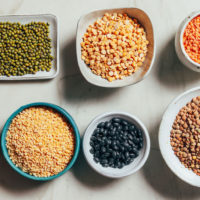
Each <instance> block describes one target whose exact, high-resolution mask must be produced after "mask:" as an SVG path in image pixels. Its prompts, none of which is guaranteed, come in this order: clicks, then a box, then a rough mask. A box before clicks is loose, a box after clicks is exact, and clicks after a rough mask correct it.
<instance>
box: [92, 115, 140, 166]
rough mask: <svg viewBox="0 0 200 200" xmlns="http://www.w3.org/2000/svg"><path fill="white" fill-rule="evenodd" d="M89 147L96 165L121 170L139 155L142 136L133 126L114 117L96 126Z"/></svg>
mask: <svg viewBox="0 0 200 200" xmlns="http://www.w3.org/2000/svg"><path fill="white" fill-rule="evenodd" d="M90 146H91V149H90V153H91V154H93V157H94V161H95V162H96V163H100V164H101V165H102V166H103V167H112V168H122V167H124V166H125V165H128V164H130V163H131V162H133V160H134V159H135V158H136V157H137V156H138V155H139V150H140V149H141V148H142V147H143V135H142V131H141V130H140V129H138V128H137V127H136V126H135V125H133V124H131V123H130V122H128V121H126V120H124V119H121V118H116V117H115V118H113V119H111V120H110V121H106V122H101V123H100V124H98V125H97V128H96V129H95V130H94V133H93V135H92V137H91V139H90Z"/></svg>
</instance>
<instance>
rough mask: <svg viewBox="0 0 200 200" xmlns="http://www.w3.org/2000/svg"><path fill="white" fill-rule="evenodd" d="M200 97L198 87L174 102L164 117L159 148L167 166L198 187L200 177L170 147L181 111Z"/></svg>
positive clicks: (160, 130) (199, 88)
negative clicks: (182, 162)
mask: <svg viewBox="0 0 200 200" xmlns="http://www.w3.org/2000/svg"><path fill="white" fill-rule="evenodd" d="M199 95H200V87H197V88H193V89H191V90H188V91H186V92H184V93H183V94H181V95H180V96H178V97H177V98H176V99H175V100H174V101H172V103H170V104H169V106H168V107H167V110H166V111H165V114H164V115H163V118H162V122H161V124H160V129H159V146H160V151H161V154H162V156H163V158H164V160H165V162H166V164H167V165H168V167H169V168H170V169H171V170H172V171H173V172H174V174H176V175H177V176H178V177H179V178H180V179H182V180H183V181H185V182H187V183H189V184H191V185H193V186H197V187H200V176H198V175H196V174H195V173H193V172H192V171H191V170H189V169H187V168H185V167H184V165H182V164H181V162H180V161H179V159H178V157H177V156H176V155H175V154H174V151H173V149H172V147H171V145H170V131H171V129H172V125H173V122H174V120H175V118H176V115H177V114H178V112H179V110H180V109H181V108H182V107H183V106H185V105H186V104H187V103H188V102H190V101H191V100H192V98H194V97H197V96H199Z"/></svg>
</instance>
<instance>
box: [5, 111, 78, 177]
mask: <svg viewBox="0 0 200 200" xmlns="http://www.w3.org/2000/svg"><path fill="white" fill-rule="evenodd" d="M6 146H7V149H8V154H9V156H10V159H11V160H12V162H13V163H14V164H15V165H16V166H17V167H19V168H21V169H22V170H23V171H24V172H27V173H29V174H30V175H33V176H37V177H48V176H52V175H55V174H58V173H59V172H61V171H63V170H64V168H65V167H66V166H67V164H68V163H69V162H70V160H71V158H72V156H73V153H74V146H75V139H74V133H73V130H72V127H71V126H70V125H69V123H68V122H67V121H66V119H65V118H64V117H63V116H62V115H61V114H60V113H58V112H57V111H55V110H53V109H51V108H48V107H31V108H27V109H25V110H23V111H22V112H21V113H19V114H18V115H17V116H16V117H15V118H14V119H13V120H12V122H11V124H10V127H9V130H8V132H7V136H6Z"/></svg>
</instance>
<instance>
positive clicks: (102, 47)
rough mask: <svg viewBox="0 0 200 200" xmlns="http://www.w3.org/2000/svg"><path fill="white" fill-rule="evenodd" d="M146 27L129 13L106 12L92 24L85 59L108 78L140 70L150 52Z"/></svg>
mask: <svg viewBox="0 0 200 200" xmlns="http://www.w3.org/2000/svg"><path fill="white" fill-rule="evenodd" d="M148 43H149V42H148V40H147V39H146V33H145V31H144V28H143V27H141V25H140V24H139V23H138V21H137V20H136V19H132V18H130V17H128V16H127V14H119V13H113V14H109V13H106V14H105V15H104V16H103V17H102V18H101V19H98V20H97V21H96V22H94V24H92V25H90V26H89V27H88V29H87V31H86V33H85V34H84V36H83V42H82V43H81V48H82V49H81V51H82V59H83V60H84V62H85V63H86V64H87V65H88V66H89V67H90V69H91V70H92V72H93V73H94V74H96V75H99V76H101V77H102V78H104V79H107V80H108V81H113V80H117V79H122V78H123V77H125V76H129V75H131V74H133V73H134V72H136V71H137V70H138V68H139V67H140V66H141V65H142V63H143V62H144V60H145V56H146V54H147V45H148Z"/></svg>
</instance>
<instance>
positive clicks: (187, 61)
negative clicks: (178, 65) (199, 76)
mask: <svg viewBox="0 0 200 200" xmlns="http://www.w3.org/2000/svg"><path fill="white" fill-rule="evenodd" d="M198 15H200V11H197V12H193V13H191V14H190V15H189V16H188V17H186V18H185V19H184V20H183V22H182V23H181V24H180V26H179V29H178V31H177V33H176V37H175V49H176V53H177V56H178V58H179V59H180V61H181V62H182V63H183V64H184V65H185V66H186V67H188V68H189V69H191V70H193V71H196V72H200V64H198V63H196V62H194V61H193V60H192V59H191V58H190V57H189V56H188V54H187V53H186V51H185V48H184V46H183V33H184V30H185V28H186V26H187V25H188V23H189V22H190V21H191V20H192V19H193V18H195V17H196V16H198Z"/></svg>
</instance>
